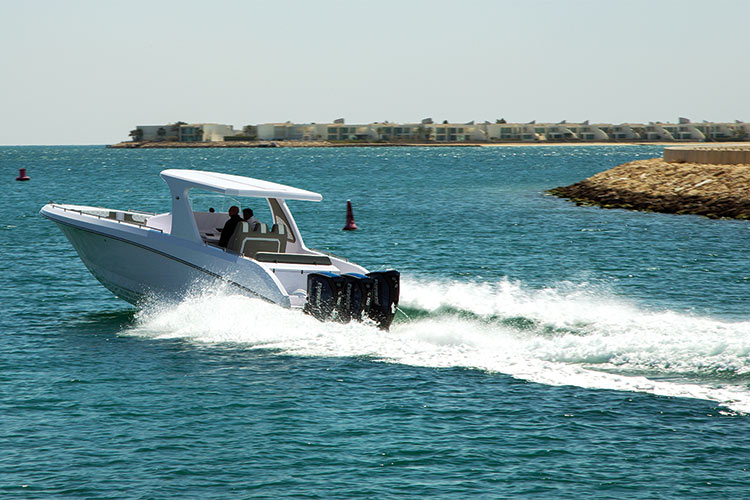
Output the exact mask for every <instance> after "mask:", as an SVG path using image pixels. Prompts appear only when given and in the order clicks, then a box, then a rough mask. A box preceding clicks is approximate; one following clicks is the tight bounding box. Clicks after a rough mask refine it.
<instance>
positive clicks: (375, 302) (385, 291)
mask: <svg viewBox="0 0 750 500" xmlns="http://www.w3.org/2000/svg"><path fill="white" fill-rule="evenodd" d="M367 276H369V277H370V278H372V279H373V280H374V282H375V285H374V286H373V288H372V300H371V301H370V308H369V309H368V310H367V312H366V315H367V317H369V318H370V319H372V320H373V321H374V322H375V323H377V324H378V326H379V327H380V328H382V329H383V330H387V329H388V327H390V326H391V322H392V321H393V317H394V316H395V315H396V307H398V295H399V282H400V277H401V275H400V274H399V272H398V271H394V270H390V271H375V272H372V273H369V274H368V275H367Z"/></svg>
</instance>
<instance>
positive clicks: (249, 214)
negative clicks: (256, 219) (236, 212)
mask: <svg viewBox="0 0 750 500" xmlns="http://www.w3.org/2000/svg"><path fill="white" fill-rule="evenodd" d="M252 216H253V209H252V208H243V209H242V218H243V219H245V220H247V219H249V218H250V217H252Z"/></svg>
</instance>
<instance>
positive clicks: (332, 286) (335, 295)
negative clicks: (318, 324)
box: [304, 272, 346, 321]
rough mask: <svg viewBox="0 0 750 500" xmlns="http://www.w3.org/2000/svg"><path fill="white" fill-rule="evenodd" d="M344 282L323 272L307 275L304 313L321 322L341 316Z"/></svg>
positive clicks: (336, 276) (333, 275)
mask: <svg viewBox="0 0 750 500" xmlns="http://www.w3.org/2000/svg"><path fill="white" fill-rule="evenodd" d="M345 282H346V280H344V278H342V277H341V276H339V275H338V274H334V273H329V272H323V273H310V274H309V275H307V303H306V304H305V308H304V311H305V312H306V313H307V314H309V315H311V316H314V317H316V318H318V319H319V320H321V321H325V320H328V319H332V318H338V317H340V316H341V298H342V292H343V290H344V284H345Z"/></svg>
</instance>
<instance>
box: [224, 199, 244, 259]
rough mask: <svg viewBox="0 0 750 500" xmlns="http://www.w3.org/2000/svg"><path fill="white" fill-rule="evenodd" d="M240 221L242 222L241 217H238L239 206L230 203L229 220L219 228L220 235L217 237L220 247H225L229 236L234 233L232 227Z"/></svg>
mask: <svg viewBox="0 0 750 500" xmlns="http://www.w3.org/2000/svg"><path fill="white" fill-rule="evenodd" d="M240 222H242V219H241V218H240V207H238V206H236V205H232V206H231V207H229V220H228V221H227V222H226V223H225V224H224V227H223V228H222V230H221V237H220V238H219V246H220V247H222V248H226V247H227V244H228V243H229V238H231V237H232V234H234V229H235V228H236V227H237V224H239V223H240Z"/></svg>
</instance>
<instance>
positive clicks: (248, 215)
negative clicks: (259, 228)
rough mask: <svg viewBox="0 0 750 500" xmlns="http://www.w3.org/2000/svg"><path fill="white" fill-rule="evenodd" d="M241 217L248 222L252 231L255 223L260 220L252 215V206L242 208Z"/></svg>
mask: <svg viewBox="0 0 750 500" xmlns="http://www.w3.org/2000/svg"><path fill="white" fill-rule="evenodd" d="M242 219H243V220H244V221H245V222H247V223H248V225H249V226H250V230H251V231H252V230H253V228H254V227H255V224H257V223H258V222H260V221H259V220H258V219H256V218H255V217H253V209H252V208H244V209H243V210H242Z"/></svg>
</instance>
